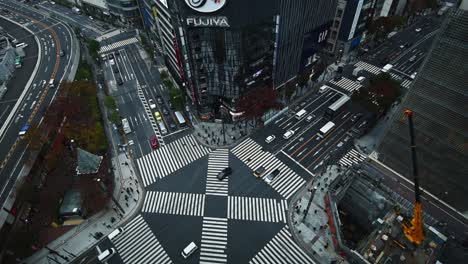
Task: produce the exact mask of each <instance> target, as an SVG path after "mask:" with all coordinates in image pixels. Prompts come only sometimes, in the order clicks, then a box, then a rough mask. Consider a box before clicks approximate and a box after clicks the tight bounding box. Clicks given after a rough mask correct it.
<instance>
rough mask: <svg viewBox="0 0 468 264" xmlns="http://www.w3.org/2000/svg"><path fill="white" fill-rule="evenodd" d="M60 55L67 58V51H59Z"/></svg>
mask: <svg viewBox="0 0 468 264" xmlns="http://www.w3.org/2000/svg"><path fill="white" fill-rule="evenodd" d="M59 55H60V57H63V56H65V51H63V49H61V50H60V51H59Z"/></svg>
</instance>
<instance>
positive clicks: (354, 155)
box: [338, 148, 366, 167]
mask: <svg viewBox="0 0 468 264" xmlns="http://www.w3.org/2000/svg"><path fill="white" fill-rule="evenodd" d="M365 159H366V156H364V155H363V154H361V153H360V152H359V151H357V150H356V149H354V148H352V149H350V150H349V151H348V152H347V153H346V154H345V155H344V156H343V157H342V158H341V159H340V160H339V161H338V164H340V165H343V166H345V167H351V166H353V165H355V164H359V163H361V162H363V161H364V160H365Z"/></svg>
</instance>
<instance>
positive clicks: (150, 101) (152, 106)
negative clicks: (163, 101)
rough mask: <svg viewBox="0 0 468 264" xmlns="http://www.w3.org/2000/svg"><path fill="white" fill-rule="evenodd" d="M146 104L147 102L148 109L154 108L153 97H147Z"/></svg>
mask: <svg viewBox="0 0 468 264" xmlns="http://www.w3.org/2000/svg"><path fill="white" fill-rule="evenodd" d="M148 104H149V107H150V109H155V108H156V104H155V103H154V101H153V99H149V100H148Z"/></svg>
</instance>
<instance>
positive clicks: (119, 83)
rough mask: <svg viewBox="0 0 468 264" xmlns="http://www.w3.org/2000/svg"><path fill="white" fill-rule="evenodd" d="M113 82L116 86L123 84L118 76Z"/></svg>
mask: <svg viewBox="0 0 468 264" xmlns="http://www.w3.org/2000/svg"><path fill="white" fill-rule="evenodd" d="M115 81H116V82H117V84H118V85H122V84H123V81H122V78H120V76H117V78H116V79H115Z"/></svg>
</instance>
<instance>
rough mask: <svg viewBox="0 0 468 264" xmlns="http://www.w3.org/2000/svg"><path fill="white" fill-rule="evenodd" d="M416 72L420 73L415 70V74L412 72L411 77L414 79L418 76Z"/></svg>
mask: <svg viewBox="0 0 468 264" xmlns="http://www.w3.org/2000/svg"><path fill="white" fill-rule="evenodd" d="M416 74H418V73H417V72H413V74H411V76H410V77H411V79H413V80H414V78H416Z"/></svg>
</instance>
